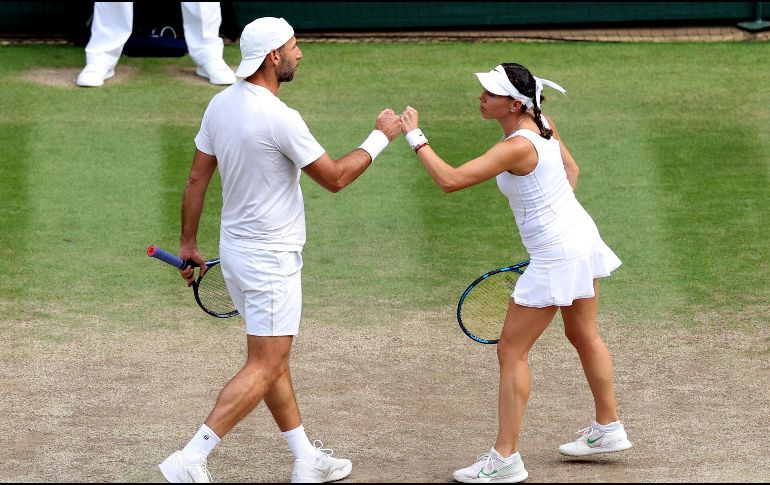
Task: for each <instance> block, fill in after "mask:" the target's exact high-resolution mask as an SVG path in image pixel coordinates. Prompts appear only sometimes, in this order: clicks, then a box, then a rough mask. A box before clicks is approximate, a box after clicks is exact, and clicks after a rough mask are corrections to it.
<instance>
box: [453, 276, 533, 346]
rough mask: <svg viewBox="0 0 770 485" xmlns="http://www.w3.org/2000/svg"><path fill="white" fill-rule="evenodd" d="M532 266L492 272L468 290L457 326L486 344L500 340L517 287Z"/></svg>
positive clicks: (461, 303) (479, 278) (458, 310)
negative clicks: (517, 283)
mask: <svg viewBox="0 0 770 485" xmlns="http://www.w3.org/2000/svg"><path fill="white" fill-rule="evenodd" d="M528 264H529V261H522V262H521V263H517V264H514V265H512V266H506V267H504V268H498V269H495V270H492V271H489V272H488V273H485V274H483V275H481V276H479V277H478V278H476V280H475V281H474V282H473V283H471V284H470V285H469V286H468V288H466V289H465V291H464V292H463V294H462V296H461V297H460V301H459V302H458V304H457V323H458V324H460V328H461V329H462V331H463V332H464V333H465V335H467V336H468V337H470V338H471V339H472V340H474V341H476V342H479V343H482V344H489V345H493V344H496V343H497V342H499V341H500V334H501V333H502V331H503V325H504V324H505V315H506V314H507V312H508V304H509V302H510V299H511V296H512V294H513V288H514V286H515V285H516V281H517V280H518V278H519V276H520V275H522V274H524V270H525V269H526V267H527V265H528Z"/></svg>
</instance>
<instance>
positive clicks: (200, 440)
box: [182, 424, 219, 463]
mask: <svg viewBox="0 0 770 485" xmlns="http://www.w3.org/2000/svg"><path fill="white" fill-rule="evenodd" d="M217 443H219V436H217V435H216V433H214V432H213V431H211V429H210V428H209V427H208V426H206V425H205V424H204V425H203V426H201V428H200V429H199V430H198V432H197V433H195V436H193V438H192V439H191V440H190V442H189V443H187V446H185V447H184V448H183V449H182V460H184V462H185V463H200V462H201V461H202V460H206V459H207V458H208V457H209V453H211V450H213V449H214V447H215V446H216V445H217Z"/></svg>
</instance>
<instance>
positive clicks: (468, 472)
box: [454, 448, 529, 483]
mask: <svg viewBox="0 0 770 485" xmlns="http://www.w3.org/2000/svg"><path fill="white" fill-rule="evenodd" d="M528 476H529V473H527V470H526V469H525V468H524V461H522V459H521V456H519V457H517V458H516V460H514V461H513V462H512V463H508V462H506V461H505V460H503V458H502V457H501V456H500V454H499V453H498V452H497V450H495V449H494V448H492V449H491V450H489V453H484V454H483V455H479V456H478V457H477V458H476V461H475V462H474V463H473V464H472V465H471V466H469V467H466V468H463V469H461V470H457V471H456V472H454V477H455V480H457V481H458V482H463V483H516V482H521V481H523V480H526V478H527V477H528Z"/></svg>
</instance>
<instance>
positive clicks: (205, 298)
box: [193, 259, 238, 318]
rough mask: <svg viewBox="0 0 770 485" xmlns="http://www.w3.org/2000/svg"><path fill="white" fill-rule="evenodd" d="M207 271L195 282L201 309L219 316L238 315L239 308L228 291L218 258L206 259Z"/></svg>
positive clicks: (194, 289) (195, 291)
mask: <svg viewBox="0 0 770 485" xmlns="http://www.w3.org/2000/svg"><path fill="white" fill-rule="evenodd" d="M206 268H207V269H206V272H205V273H204V274H203V275H202V276H198V279H196V280H195V282H193V293H194V294H195V301H196V302H197V303H198V306H199V307H201V309H202V310H203V311H204V312H206V313H208V314H209V315H211V316H213V317H217V318H230V317H234V316H235V315H238V310H237V309H236V308H235V304H233V300H232V299H231V298H230V293H229V292H228V291H227V284H226V283H225V277H224V275H222V266H221V265H220V264H219V260H218V259H213V260H211V261H206Z"/></svg>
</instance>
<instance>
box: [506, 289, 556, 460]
mask: <svg viewBox="0 0 770 485" xmlns="http://www.w3.org/2000/svg"><path fill="white" fill-rule="evenodd" d="M555 314H556V307H555V306H550V307H545V308H530V307H525V306H521V305H518V304H516V303H515V302H514V301H513V300H511V302H510V304H509V305H508V314H507V315H506V317H505V326H504V327H503V334H502V335H501V336H500V342H498V344H497V358H498V361H499V362H500V392H499V398H498V419H499V423H498V431H497V441H496V442H495V449H496V450H497V452H498V453H500V454H501V455H502V456H510V455H511V454H513V453H516V452H517V451H519V434H520V432H521V420H522V417H523V416H524V409H525V408H526V407H527V400H528V399H529V391H530V387H531V384H530V378H529V365H528V363H527V356H528V355H529V349H531V348H532V346H533V345H534V344H535V341H536V340H537V339H538V337H540V335H541V334H542V333H543V331H544V330H545V329H546V328H547V327H548V324H549V323H551V320H553V316H554V315H555Z"/></svg>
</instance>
